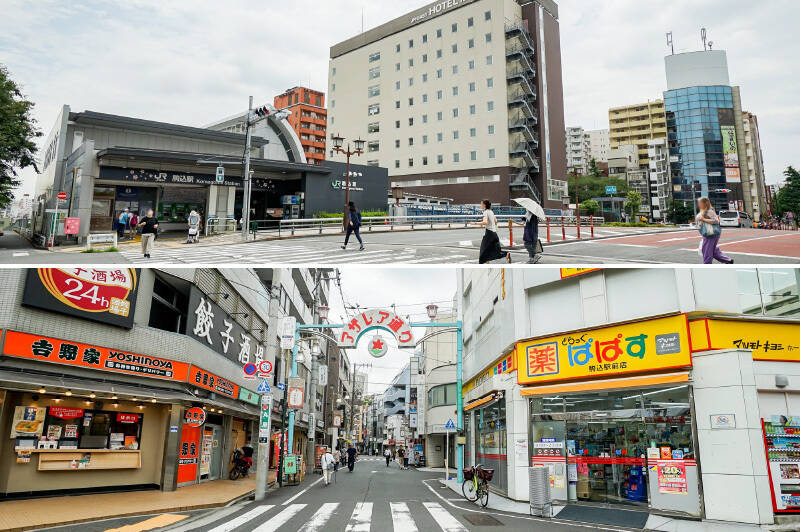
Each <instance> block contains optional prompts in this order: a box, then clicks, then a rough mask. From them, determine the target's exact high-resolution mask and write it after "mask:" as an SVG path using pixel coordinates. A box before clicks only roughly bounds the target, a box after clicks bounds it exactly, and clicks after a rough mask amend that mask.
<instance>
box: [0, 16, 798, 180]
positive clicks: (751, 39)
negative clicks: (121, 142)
mask: <svg viewBox="0 0 800 532" xmlns="http://www.w3.org/2000/svg"><path fill="white" fill-rule="evenodd" d="M426 3H427V2H426V0H393V1H392V2H374V1H372V2H367V1H366V0H290V1H283V2H279V1H276V0H270V1H267V2H264V1H263V0H261V1H259V0H226V2H219V1H218V0H193V1H188V0H166V1H165V0H103V1H89V0H70V1H69V2H63V1H62V0H36V1H35V2H31V1H30V0H2V4H3V16H2V17H0V63H4V64H5V65H6V66H7V67H8V68H9V70H10V71H11V74H12V76H13V78H14V79H16V80H17V81H19V82H20V83H21V84H22V85H23V88H24V91H25V93H26V94H27V95H28V96H29V97H30V98H31V99H32V100H33V101H35V102H36V105H37V107H36V113H35V114H36V118H37V119H38V120H39V122H40V125H41V127H42V129H43V130H44V131H45V133H46V132H47V131H49V129H50V128H51V126H52V124H53V122H54V121H55V118H56V115H57V113H58V110H59V108H60V106H61V105H63V104H69V105H70V106H71V108H72V110H73V111H82V110H85V109H91V110H94V111H100V112H107V113H114V114H121V115H128V116H134V117H140V118H148V119H153V120H161V121H167V122H177V123H181V124H187V125H202V124H205V123H208V122H209V121H211V120H213V119H217V118H219V117H222V116H227V115H230V114H232V113H234V112H236V111H239V110H241V109H242V108H243V107H244V106H246V104H247V97H248V95H250V94H252V95H254V96H255V97H256V100H257V101H258V100H261V101H269V102H271V101H272V97H273V96H274V95H275V94H279V93H280V92H282V91H283V90H285V89H287V88H289V87H292V86H294V85H297V84H305V85H310V86H312V87H315V88H319V89H322V90H327V61H328V52H329V47H330V45H331V44H333V43H336V42H339V41H341V40H344V39H346V38H348V37H351V36H353V35H355V34H357V33H359V32H360V30H361V20H362V12H363V16H364V19H365V21H366V27H367V28H370V27H373V26H376V25H378V24H381V23H383V22H385V21H387V20H390V19H392V18H395V17H397V16H400V15H402V14H404V13H406V12H409V11H412V10H414V9H416V8H418V7H420V6H423V5H425V4H426ZM559 4H560V10H561V41H562V55H563V64H564V85H565V97H566V102H565V107H566V108H565V112H566V120H567V124H568V125H581V126H583V127H585V128H587V129H594V128H606V127H608V120H607V116H608V115H607V111H608V108H609V107H613V106H617V105H624V104H629V103H635V102H638V101H645V100H647V99H656V98H659V97H661V94H662V92H663V90H664V88H665V84H666V83H665V79H664V66H663V56H664V54H665V53H666V51H667V48H666V41H665V36H664V34H665V32H667V31H672V32H673V33H674V39H675V44H676V51H677V52H682V51H693V50H697V49H699V48H702V44H701V41H700V28H701V27H702V26H705V27H707V28H708V31H709V37H710V39H711V40H713V41H714V42H715V49H725V50H727V52H728V60H729V66H730V71H731V80H732V82H733V83H734V84H738V85H740V86H741V87H742V98H743V103H744V107H745V108H746V109H748V110H750V111H752V112H754V113H756V114H757V115H758V117H759V124H760V127H761V138H762V147H763V151H764V157H765V160H766V165H767V181H768V182H775V181H778V180H779V178H780V174H781V172H782V170H783V169H784V168H785V167H786V166H787V165H789V164H794V165H800V161H799V160H798V157H797V153H798V150H797V146H798V145H800V126H798V124H800V98H798V97H797V94H798V89H797V86H798V76H800V74H798V71H797V68H794V67H795V66H796V65H797V64H798V57H800V42H799V41H798V40H797V39H796V37H795V36H794V34H795V31H796V23H797V20H800V2H798V1H797V0H762V1H760V2H753V1H752V0H671V1H669V2H656V1H653V0H646V1H642V0H604V1H597V0H560V1H559ZM26 181H28V183H27V184H26V185H27V186H26V187H25V188H26V190H30V189H32V187H33V184H32V182H31V181H32V177H31V173H26Z"/></svg>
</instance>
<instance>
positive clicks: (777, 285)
mask: <svg viewBox="0 0 800 532" xmlns="http://www.w3.org/2000/svg"><path fill="white" fill-rule="evenodd" d="M736 273H737V277H738V285H739V286H738V294H739V304H740V306H741V308H742V313H743V314H755V315H766V316H779V317H797V316H800V306H798V303H800V270H792V269H788V268H758V269H748V270H737V272H736Z"/></svg>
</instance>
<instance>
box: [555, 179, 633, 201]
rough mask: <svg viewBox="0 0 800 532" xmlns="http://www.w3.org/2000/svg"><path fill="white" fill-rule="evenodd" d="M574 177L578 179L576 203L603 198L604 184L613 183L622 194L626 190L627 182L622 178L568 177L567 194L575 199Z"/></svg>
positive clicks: (604, 195) (604, 193) (619, 193)
mask: <svg viewBox="0 0 800 532" xmlns="http://www.w3.org/2000/svg"><path fill="white" fill-rule="evenodd" d="M575 179H577V180H578V203H581V202H584V201H586V200H588V199H592V198H604V197H606V196H608V194H606V186H608V185H613V186H615V187H617V194H618V195H624V194H625V193H627V192H628V183H626V182H625V180H624V179H617V178H613V177H594V176H591V175H585V176H581V177H577V178H576V177H572V176H570V177H569V196H570V198H572V199H573V200H574V199H575Z"/></svg>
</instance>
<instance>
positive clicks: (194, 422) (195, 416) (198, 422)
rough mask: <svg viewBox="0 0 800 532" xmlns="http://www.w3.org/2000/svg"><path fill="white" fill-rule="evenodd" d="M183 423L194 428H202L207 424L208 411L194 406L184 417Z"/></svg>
mask: <svg viewBox="0 0 800 532" xmlns="http://www.w3.org/2000/svg"><path fill="white" fill-rule="evenodd" d="M183 422H184V423H185V424H187V425H191V426H192V427H200V426H202V425H203V424H204V423H205V422H206V411H205V410H203V409H202V408H200V407H199V406H193V407H192V408H190V409H188V410H187V411H186V413H185V414H184V415H183Z"/></svg>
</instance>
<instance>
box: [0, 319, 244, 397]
mask: <svg viewBox="0 0 800 532" xmlns="http://www.w3.org/2000/svg"><path fill="white" fill-rule="evenodd" d="M3 354H5V355H8V356H13V357H20V358H28V359H31V360H40V361H42V362H52V363H55V364H66V365H69V366H78V367H82V368H92V369H99V370H103V371H111V372H114V373H127V374H131V375H138V376H140V377H152V378H156V379H165V380H170V381H180V382H186V379H187V376H188V374H189V364H186V363H184V362H175V361H173V360H167V359H165V358H158V357H154V356H149V355H136V354H133V353H126V352H124V351H117V350H114V349H108V348H106V347H99V346H94V345H88V344H81V343H78V342H68V341H66V340H59V339H58V338H50V337H47V336H37V335H33V334H27V333H21V332H16V331H8V332H6V343H5V346H4V348H3ZM194 369H196V368H194ZM237 392H238V390H237Z"/></svg>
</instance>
